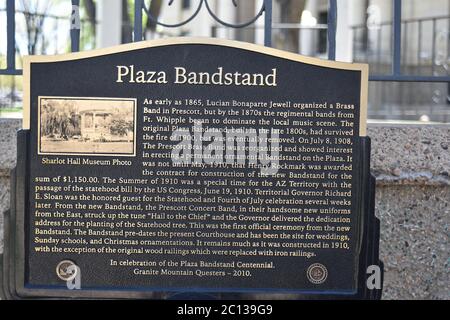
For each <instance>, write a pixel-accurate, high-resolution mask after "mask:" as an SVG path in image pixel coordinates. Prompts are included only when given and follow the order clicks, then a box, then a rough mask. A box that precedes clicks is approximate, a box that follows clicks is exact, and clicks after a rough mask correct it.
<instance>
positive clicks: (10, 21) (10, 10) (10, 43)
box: [6, 0, 16, 70]
mask: <svg viewBox="0 0 450 320" xmlns="http://www.w3.org/2000/svg"><path fill="white" fill-rule="evenodd" d="M15 14H16V5H15V0H8V2H7V3H6V29H7V33H8V38H7V40H6V41H7V49H6V50H7V53H6V69H8V70H14V69H16V38H15V35H16V21H15Z"/></svg>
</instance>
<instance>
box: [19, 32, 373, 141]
mask: <svg viewBox="0 0 450 320" xmlns="http://www.w3.org/2000/svg"><path fill="white" fill-rule="evenodd" d="M183 44H185V45H189V44H203V45H215V46H223V47H231V48H237V49H243V50H247V51H252V52H256V53H261V54H265V55H268V56H273V57H278V58H282V59H286V60H291V61H295V62H301V63H305V64H309V65H314V66H319V67H325V68H331V69H339V70H349V71H360V72H361V81H360V86H361V87H360V99H359V104H360V111H359V114H360V115H359V136H360V137H365V136H366V134H367V101H368V85H369V65H368V64H365V63H349V62H340V61H330V60H324V59H319V58H312V57H308V56H302V55H299V54H296V53H291V52H286V51H283V50H279V49H274V48H271V47H265V46H262V45H258V44H253V43H248V42H241V41H235V40H227V39H218V38H208V37H173V38H167V39H156V40H148V41H139V42H133V43H128V44H122V45H118V46H112V47H108V48H101V49H94V50H88V51H81V52H73V53H67V54H60V55H46V56H24V57H23V121H22V129H25V130H26V129H30V117H31V92H30V89H31V74H30V70H31V64H32V63H45V62H60V61H71V60H80V59H85V58H92V57H99V56H105V55H109V54H115V53H121V52H127V51H134V50H140V49H146V48H153V47H162V46H171V45H183Z"/></svg>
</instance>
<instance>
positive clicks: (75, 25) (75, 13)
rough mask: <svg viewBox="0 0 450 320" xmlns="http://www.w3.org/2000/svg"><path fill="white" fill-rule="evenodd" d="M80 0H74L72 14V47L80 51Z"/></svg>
mask: <svg viewBox="0 0 450 320" xmlns="http://www.w3.org/2000/svg"><path fill="white" fill-rule="evenodd" d="M80 29H81V24H80V0H72V14H71V15H70V47H71V49H72V52H77V51H80Z"/></svg>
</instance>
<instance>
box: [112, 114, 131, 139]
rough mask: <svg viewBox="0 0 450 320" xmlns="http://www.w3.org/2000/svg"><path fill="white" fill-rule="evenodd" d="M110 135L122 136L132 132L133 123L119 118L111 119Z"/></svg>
mask: <svg viewBox="0 0 450 320" xmlns="http://www.w3.org/2000/svg"><path fill="white" fill-rule="evenodd" d="M110 130H111V134H114V135H119V136H124V135H126V134H127V133H128V132H129V131H132V130H133V122H132V121H130V120H126V119H124V118H120V117H113V118H112V119H111V124H110Z"/></svg>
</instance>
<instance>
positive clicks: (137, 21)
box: [133, 0, 143, 42]
mask: <svg viewBox="0 0 450 320" xmlns="http://www.w3.org/2000/svg"><path fill="white" fill-rule="evenodd" d="M142 7H143V0H135V1H134V37H133V41H134V42H136V41H142Z"/></svg>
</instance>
